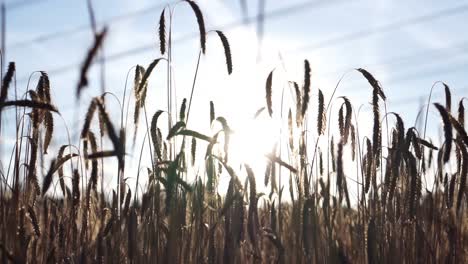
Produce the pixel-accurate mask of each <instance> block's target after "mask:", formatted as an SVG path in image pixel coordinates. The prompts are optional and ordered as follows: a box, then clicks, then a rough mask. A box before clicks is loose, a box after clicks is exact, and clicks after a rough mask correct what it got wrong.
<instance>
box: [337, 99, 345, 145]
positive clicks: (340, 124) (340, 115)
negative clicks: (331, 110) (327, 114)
mask: <svg viewBox="0 0 468 264" xmlns="http://www.w3.org/2000/svg"><path fill="white" fill-rule="evenodd" d="M343 109H344V105H342V106H341V107H340V111H338V129H339V131H340V136H341V138H344V115H343V111H344V110H343Z"/></svg>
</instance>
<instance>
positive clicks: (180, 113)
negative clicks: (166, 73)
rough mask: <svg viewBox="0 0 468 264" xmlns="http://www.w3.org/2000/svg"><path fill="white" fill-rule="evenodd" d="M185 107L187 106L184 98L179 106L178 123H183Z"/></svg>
mask: <svg viewBox="0 0 468 264" xmlns="http://www.w3.org/2000/svg"><path fill="white" fill-rule="evenodd" d="M186 106H187V99H186V98H184V100H182V105H181V106H180V111H179V121H183V122H185V110H186V108H187V107H186Z"/></svg>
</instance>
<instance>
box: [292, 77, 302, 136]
mask: <svg viewBox="0 0 468 264" xmlns="http://www.w3.org/2000/svg"><path fill="white" fill-rule="evenodd" d="M293 85H294V91H295V94H296V124H297V127H299V126H300V125H301V123H302V115H301V111H302V99H301V98H302V94H301V90H300V89H299V84H297V82H293Z"/></svg>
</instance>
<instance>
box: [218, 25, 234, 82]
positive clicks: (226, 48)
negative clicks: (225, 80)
mask: <svg viewBox="0 0 468 264" xmlns="http://www.w3.org/2000/svg"><path fill="white" fill-rule="evenodd" d="M216 33H217V34H218V36H219V39H220V40H221V43H222V44H223V48H224V57H225V58H226V66H227V71H228V73H229V74H231V73H232V55H231V47H230V46H229V41H228V39H227V37H226V36H225V35H224V33H223V32H222V31H219V30H216Z"/></svg>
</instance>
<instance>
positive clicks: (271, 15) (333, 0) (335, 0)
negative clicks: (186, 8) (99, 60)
mask: <svg viewBox="0 0 468 264" xmlns="http://www.w3.org/2000/svg"><path fill="white" fill-rule="evenodd" d="M339 3H345V1H344V0H329V1H322V0H317V1H312V2H310V1H307V2H302V3H299V4H296V5H291V6H289V7H285V8H281V9H277V10H274V11H271V12H268V13H266V14H265V15H264V16H265V20H266V19H276V18H279V17H282V16H285V15H288V14H292V13H297V12H300V11H305V10H307V9H310V8H318V7H321V6H329V5H332V4H339ZM257 18H258V15H256V16H251V17H249V18H246V19H244V20H242V21H235V22H232V23H230V24H227V25H224V26H221V27H220V29H221V30H228V29H232V28H235V27H238V26H242V25H244V24H251V23H253V22H256V21H257ZM87 27H89V26H87ZM197 36H198V33H192V34H188V35H186V36H182V37H181V38H179V39H175V40H174V41H173V42H174V43H176V42H181V41H186V40H190V39H192V38H195V37H197ZM154 45H155V44H154V43H150V44H144V45H141V46H139V47H136V48H132V49H127V50H124V51H121V52H117V53H114V54H111V55H109V56H107V57H105V61H106V62H110V61H115V60H118V59H120V58H123V57H127V56H130V55H134V54H138V53H141V52H145V51H148V50H151V49H154ZM94 63H96V61H95V62H94ZM80 65H81V64H80V63H73V64H69V65H64V66H60V67H58V68H56V69H52V70H49V71H48V73H49V74H55V75H58V74H62V73H65V72H68V71H70V70H72V69H75V68H77V67H79V66H80ZM28 78H29V77H23V78H19V79H18V82H24V81H25V80H27V79H28Z"/></svg>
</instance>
